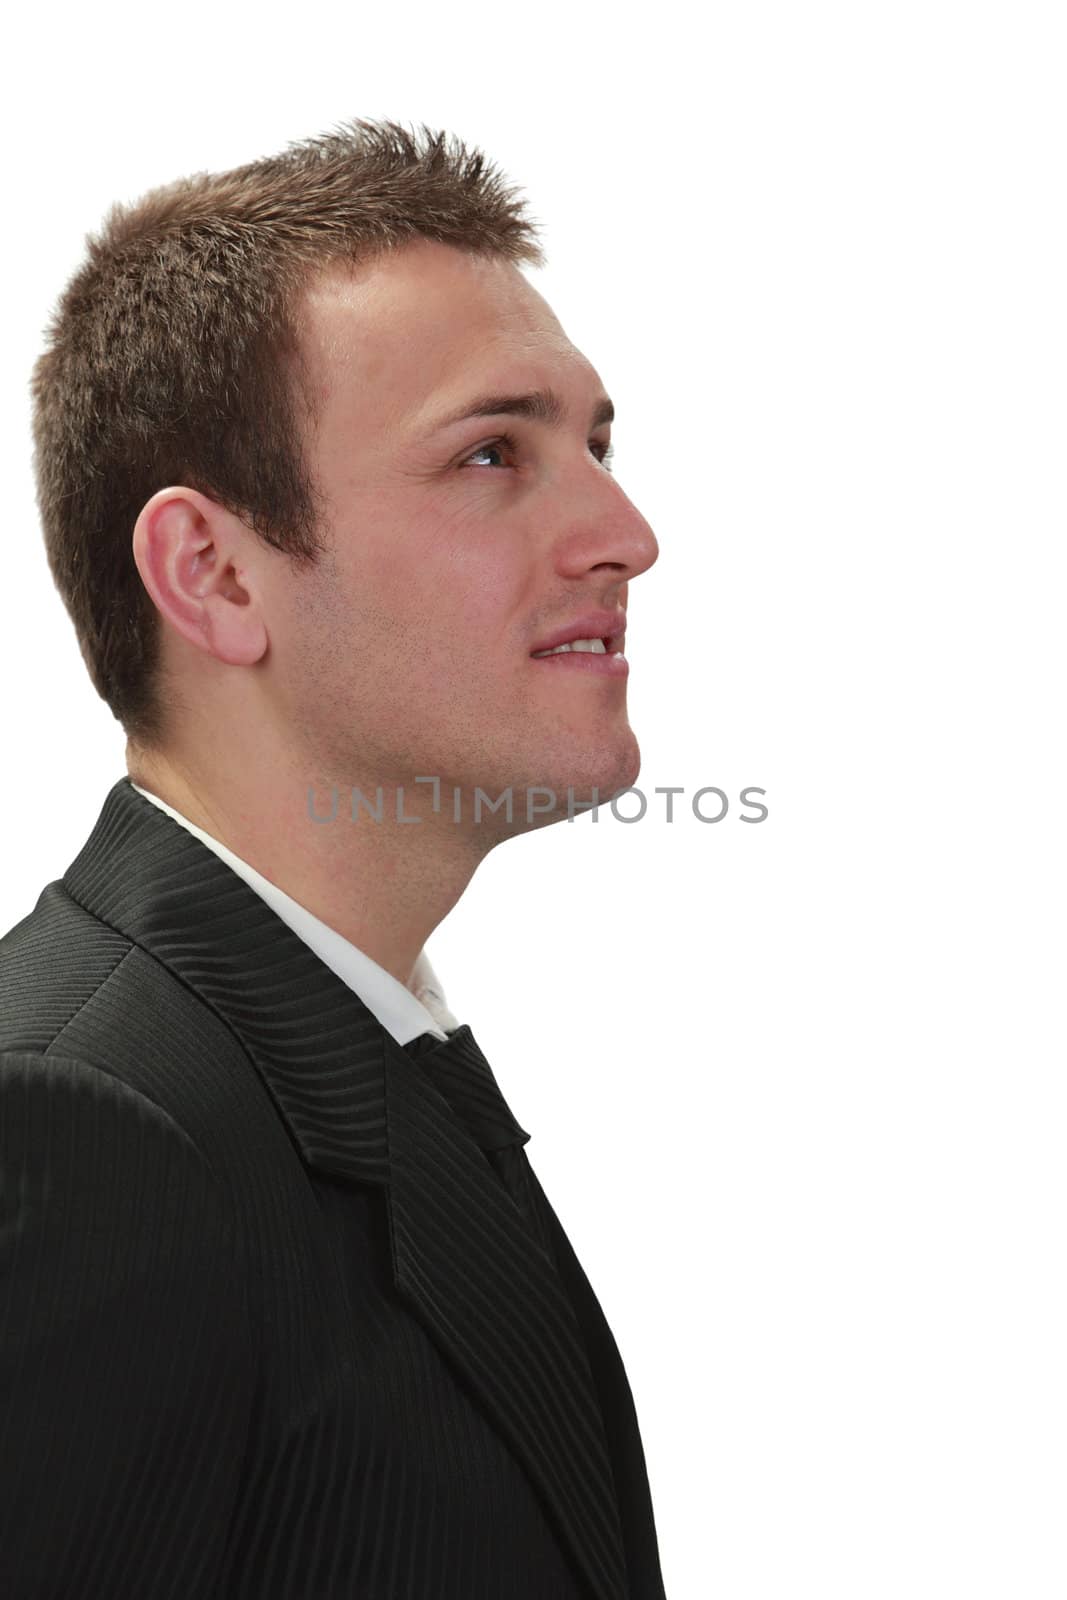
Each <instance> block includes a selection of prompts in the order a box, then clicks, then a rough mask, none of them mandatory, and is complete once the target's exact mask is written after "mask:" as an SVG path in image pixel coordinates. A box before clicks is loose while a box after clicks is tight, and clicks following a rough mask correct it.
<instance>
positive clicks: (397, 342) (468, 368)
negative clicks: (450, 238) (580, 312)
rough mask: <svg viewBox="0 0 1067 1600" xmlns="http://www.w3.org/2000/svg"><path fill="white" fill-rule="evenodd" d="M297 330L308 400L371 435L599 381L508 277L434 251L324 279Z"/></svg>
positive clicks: (521, 285)
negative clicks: (359, 423)
mask: <svg viewBox="0 0 1067 1600" xmlns="http://www.w3.org/2000/svg"><path fill="white" fill-rule="evenodd" d="M298 323H299V328H300V340H301V349H302V353H303V356H304V359H305V362H306V370H307V378H308V381H309V383H310V385H311V387H312V392H313V394H314V396H315V398H316V401H317V402H318V403H319V404H320V405H325V406H327V407H328V408H329V409H330V410H331V411H332V412H334V413H336V412H337V411H338V409H340V408H343V409H344V410H345V411H346V412H353V411H358V412H360V413H361V414H363V415H364V416H365V417H366V418H368V419H370V420H371V421H372V422H374V423H376V424H378V425H380V426H381V425H389V424H393V425H395V424H398V423H403V424H405V425H406V426H412V427H415V428H418V426H419V425H420V424H424V423H428V422H429V421H430V420H431V419H433V418H435V417H437V416H440V415H442V414H444V413H446V412H447V411H448V410H449V409H450V406H451V405H452V404H453V403H454V404H461V403H462V402H463V401H464V400H465V399H467V398H468V397H469V396H470V395H472V394H474V393H475V392H478V391H484V390H492V389H506V388H512V387H515V386H521V387H523V388H527V387H528V388H536V387H545V388H551V387H557V388H558V387H560V385H564V386H565V385H566V384H567V382H568V381H569V380H570V381H574V382H580V383H582V384H583V386H584V388H585V389H588V388H589V387H590V386H591V385H596V382H597V380H596V374H595V372H594V371H593V368H592V367H591V366H590V364H589V363H588V361H586V359H585V357H584V356H583V355H582V354H581V352H580V351H578V350H577V349H576V348H575V347H574V345H572V344H571V342H570V340H569V339H568V338H567V335H566V334H565V333H564V331H563V328H562V327H561V326H560V323H559V321H558V320H557V318H556V316H555V314H554V313H553V311H552V309H551V307H550V306H549V305H548V304H547V302H546V301H545V300H544V299H543V297H542V296H541V295H540V294H538V292H537V290H536V289H534V288H533V286H532V285H531V284H530V283H529V282H528V281H527V279H526V278H525V277H524V276H523V274H522V273H521V272H520V271H519V269H518V268H517V267H516V266H514V265H513V264H512V263H511V262H508V261H500V260H496V259H493V258H488V257H478V256H471V255H468V254H467V253H466V252H464V251H459V250H455V249H453V248H451V247H450V246H448V245H443V244H438V243H437V242H436V241H433V240H421V239H420V240H418V241H416V242H415V243H413V244H409V245H405V246H404V247H403V248H402V249H400V250H398V251H396V252H393V253H390V254H388V255H386V256H384V257H383V258H381V259H380V260H377V261H374V262H369V263H362V264H360V265H359V266H357V267H354V268H353V267H349V266H347V265H345V266H338V267H331V268H329V269H328V270H327V271H326V272H324V273H322V274H320V275H319V276H318V277H317V278H316V279H314V280H313V282H312V283H311V284H310V285H309V286H308V288H307V289H306V290H305V291H304V294H303V296H302V297H301V302H300V306H299V308H298Z"/></svg>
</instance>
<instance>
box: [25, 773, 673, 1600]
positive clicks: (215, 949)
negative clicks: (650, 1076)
mask: <svg viewBox="0 0 1067 1600" xmlns="http://www.w3.org/2000/svg"><path fill="white" fill-rule="evenodd" d="M0 1113H2V1121H0V1178H2V1184H0V1283H2V1298H0V1384H2V1387H0V1474H2V1482H0V1593H2V1594H3V1595H4V1596H5V1597H10V1600H16V1597H18V1600H23V1597H26V1600H28V1597H43V1596H65V1597H66V1596H69V1597H71V1600H92V1597H96V1596H99V1597H101V1600H103V1597H107V1600H126V1597H129V1600H134V1597H136V1600H163V1597H167V1600H193V1597H201V1596H205V1597H207V1596H232V1597H236V1596H241V1597H247V1600H282V1597H286V1600H341V1597H345V1600H505V1597H515V1600H655V1597H662V1595H663V1584H662V1579H661V1576H660V1567H659V1559H658V1554H657V1546H656V1533H655V1527H654V1522H653V1514H652V1506H651V1501H650V1497H649V1489H648V1481H647V1477H646V1473H645V1463H644V1456H643V1452H642V1448H641V1441H640V1435H639V1432H638V1426H637V1420H636V1417H635V1414H634V1407H633V1401H632V1398H631V1394H630V1389H629V1385H628V1383H627V1380H626V1375H625V1372H624V1369H623V1365H622V1362H621V1360H620V1357H619V1353H618V1350H617V1348H616V1345H615V1341H614V1339H613V1338H612V1335H611V1332H610V1330H609V1328H608V1326H607V1323H606V1322H605V1320H604V1316H603V1313H602V1312H601V1309H600V1306H599V1304H598V1303H597V1300H596V1298H595V1296H594V1294H593V1291H592V1289H591V1288H590V1287H589V1284H588V1282H587V1280H586V1277H585V1274H584V1273H583V1271H582V1268H581V1266H580V1265H579V1263H578V1261H577V1259H576V1258H575V1255H574V1252H573V1250H572V1249H571V1247H570V1245H569V1243H568V1241H567V1238H566V1235H565V1234H564V1232H563V1229H562V1227H561V1226H560V1224H559V1221H558V1219H557V1218H556V1216H555V1213H554V1212H553V1211H552V1209H551V1206H550V1205H549V1203H548V1200H547V1199H546V1198H545V1196H544V1191H543V1190H542V1189H541V1188H540V1185H539V1184H537V1181H536V1178H533V1180H532V1181H533V1185H534V1189H535V1192H536V1195H537V1204H538V1207H539V1209H540V1213H541V1217H542V1219H543V1220H546V1222H547V1227H548V1230H549V1234H548V1236H549V1238H550V1240H551V1242H552V1245H553V1249H552V1252H551V1254H550V1253H549V1252H547V1251H546V1250H545V1249H544V1246H543V1243H541V1242H539V1241H538V1240H537V1239H535V1237H534V1234H533V1231H532V1230H531V1229H530V1227H529V1226H527V1225H526V1224H525V1223H524V1220H523V1218H522V1216H521V1215H520V1211H519V1208H518V1206H517V1205H516V1204H515V1202H514V1201H513V1199H512V1197H511V1194H510V1193H509V1192H508V1191H507V1190H506V1189H505V1188H504V1187H503V1185H502V1183H501V1182H500V1180H499V1178H498V1176H497V1174H496V1173H495V1172H494V1171H493V1169H492V1166H491V1164H490V1162H489V1160H488V1159H487V1156H486V1153H485V1151H484V1150H483V1149H482V1148H481V1147H480V1146H479V1144H478V1142H477V1140H476V1137H475V1136H474V1135H473V1134H472V1133H471V1131H470V1130H469V1128H468V1127H467V1126H466V1125H465V1124H464V1121H463V1120H462V1119H461V1117H460V1116H459V1115H458V1114H457V1113H456V1112H454V1111H453V1110H452V1109H451V1107H450V1105H449V1103H448V1102H447V1101H446V1100H445V1099H444V1098H443V1097H442V1095H441V1094H440V1093H439V1092H438V1090H437V1089H436V1088H435V1086H434V1084H433V1081H432V1077H431V1076H430V1075H429V1074H428V1073H427V1072H426V1071H424V1070H423V1069H421V1068H420V1066H419V1064H418V1062H417V1060H416V1059H415V1058H414V1057H413V1056H412V1055H411V1054H409V1053H408V1052H407V1051H405V1050H404V1049H402V1048H401V1047H399V1046H398V1045H397V1044H396V1043H395V1041H394V1040H393V1039H392V1037H391V1035H389V1033H388V1032H387V1031H386V1030H385V1029H384V1028H383V1027H382V1026H381V1024H380V1023H379V1022H378V1021H377V1020H376V1018H375V1017H374V1016H373V1015H372V1013H371V1012H370V1011H369V1010H368V1009H367V1007H366V1006H365V1005H364V1004H363V1003H362V1002H361V1001H360V1000H359V999H358V997H357V996H356V995H355V994H354V993H353V992H352V991H351V990H350V989H349V988H348V987H347V985H346V984H344V983H342V982H341V980H340V979H339V978H338V977H336V975H335V974H334V973H333V972H332V971H331V970H330V969H329V968H328V967H326V966H325V965H324V964H323V963H322V962H321V961H320V960H319V959H318V957H317V956H315V955H314V953H313V952H312V951H311V950H310V949H309V948H308V947H307V946H306V945H305V944H304V943H303V941H302V940H301V939H299V938H298V937H297V936H296V934H294V933H293V932H292V930H291V929H290V928H288V927H287V926H286V924H285V923H283V922H282V921H281V920H280V918H278V917H277V916H276V915H275V914H274V912H273V911H271V910H270V908H269V907H268V906H267V905H266V904H265V903H264V901H263V900H261V899H260V897H259V896H258V895H257V894H255V893H254V891H253V890H252V889H250V888H249V887H248V885H247V884H245V883H244V882H243V881H242V879H240V878H239V877H238V876H237V875H236V874H235V873H234V872H232V871H231V870H230V868H229V867H228V866H227V865H226V864H225V863H224V862H223V861H222V860H220V858H219V857H218V856H216V855H215V854H214V852H213V851H211V850H208V849H207V848H206V847H205V846H204V845H203V844H202V843H201V842H200V841H199V840H198V839H196V838H194V837H193V836H192V835H191V834H190V833H189V832H188V831H187V830H186V829H184V828H182V827H181V826H180V825H179V824H178V823H176V822H174V821H173V819H172V818H170V817H168V816H167V815H166V814H165V813H164V812H162V811H160V810H159V808H158V807H157V806H154V805H152V804H151V802H150V801H148V800H146V799H145V798H144V797H143V796H142V795H139V794H138V793H137V791H136V790H135V789H134V788H133V787H132V785H131V784H130V782H129V780H128V779H126V778H122V779H120V781H119V782H118V783H116V784H115V786H114V788H113V789H112V790H111V792H110V793H109V794H108V796H107V799H106V801H105V804H104V808H103V811H102V812H101V815H100V819H99V821H98V822H97V824H96V827H95V828H94V830H93V832H92V834H91V836H90V838H89V840H88V842H87V843H86V844H85V846H84V848H83V849H82V850H81V852H80V853H79V855H78V856H77V858H76V860H75V861H74V862H73V863H72V865H71V866H70V868H69V869H68V871H67V872H66V874H65V876H64V877H63V878H62V879H60V880H58V881H57V882H54V883H51V884H49V885H48V887H47V888H46V889H44V890H43V892H42V894H41V896H40V898H39V900H38V902H37V905H36V907H35V908H34V910H33V911H32V912H31V913H30V914H29V915H28V916H27V917H26V918H24V920H23V921H22V922H20V923H19V924H18V925H17V926H16V927H15V928H13V929H12V930H11V931H10V932H9V933H8V934H7V935H6V936H5V937H4V938H3V939H2V940H0ZM522 1160H523V1161H525V1160H526V1155H525V1152H524V1151H523V1152H522ZM529 1171H530V1172H531V1174H532V1169H529ZM591 1177H592V1174H591Z"/></svg>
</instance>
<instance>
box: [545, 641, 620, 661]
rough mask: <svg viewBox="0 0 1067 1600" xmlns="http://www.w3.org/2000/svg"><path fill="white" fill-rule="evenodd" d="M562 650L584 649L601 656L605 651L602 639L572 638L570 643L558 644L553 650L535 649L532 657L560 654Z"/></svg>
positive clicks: (590, 653)
mask: <svg viewBox="0 0 1067 1600" xmlns="http://www.w3.org/2000/svg"><path fill="white" fill-rule="evenodd" d="M564 650H585V651H586V652H587V653H588V654H589V655H593V656H602V655H604V654H605V653H606V652H605V650H604V641H603V639H572V640H571V642H570V644H558V645H557V646H556V648H555V649H554V650H535V651H534V659H535V660H536V659H537V658H538V657H539V656H558V655H562V654H563V652H564Z"/></svg>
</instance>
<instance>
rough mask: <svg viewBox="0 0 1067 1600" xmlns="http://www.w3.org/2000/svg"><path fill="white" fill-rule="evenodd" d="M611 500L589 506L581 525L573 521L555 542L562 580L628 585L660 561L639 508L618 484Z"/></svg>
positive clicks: (652, 538)
mask: <svg viewBox="0 0 1067 1600" xmlns="http://www.w3.org/2000/svg"><path fill="white" fill-rule="evenodd" d="M609 492H610V499H608V500H607V501H606V502H605V500H604V499H603V498H601V499H600V501H599V503H598V504H597V505H596V507H595V508H594V507H593V506H590V507H589V508H588V511H587V513H586V516H585V517H583V518H582V520H581V521H580V522H576V521H575V520H573V519H571V520H570V521H569V522H568V525H567V528H566V530H565V531H564V532H562V533H561V534H560V536H559V538H558V540H557V542H556V548H555V562H556V571H557V572H558V573H559V575H560V577H563V578H584V577H587V576H588V575H589V574H590V573H596V574H597V575H598V576H601V577H604V578H608V577H610V578H612V579H613V580H614V581H615V582H616V583H628V582H629V580H630V579H631V578H637V577H639V576H640V575H641V573H642V572H647V571H648V569H649V567H650V566H652V564H653V562H654V561H656V560H658V558H659V544H658V542H657V540H656V535H655V534H654V533H653V532H652V529H651V528H650V527H649V525H648V523H647V522H646V521H645V519H644V517H643V516H642V515H641V513H640V511H638V509H637V507H636V506H635V505H634V504H633V502H632V501H631V500H629V499H628V498H627V496H626V495H625V494H624V493H623V491H622V489H621V488H620V487H619V486H618V484H612V485H611V486H610V491H609Z"/></svg>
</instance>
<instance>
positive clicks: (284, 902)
mask: <svg viewBox="0 0 1067 1600" xmlns="http://www.w3.org/2000/svg"><path fill="white" fill-rule="evenodd" d="M130 782H131V784H132V786H133V788H135V789H136V790H137V793H138V794H143V795H144V797H145V799H146V800H151V801H152V803H153V805H157V806H158V807H159V808H160V810H161V811H165V812H166V813H167V815H168V817H173V819H174V821H175V822H177V823H180V824H181V826H182V827H183V828H186V829H188V831H189V832H190V833H191V834H193V835H194V837H195V838H197V839H199V840H200V842H201V844H205V845H206V846H207V847H208V849H209V850H214V852H215V854H216V855H217V856H219V857H220V858H221V859H222V860H223V861H225V863H226V865H227V866H228V867H230V868H231V869H232V870H233V871H234V872H236V873H237V875H238V877H239V878H243V879H244V881H245V883H247V884H248V887H249V888H250V889H254V890H255V892H256V893H257V894H258V895H259V896H260V897H261V898H262V899H263V900H265V901H266V903H267V905H269V906H270V908H271V910H272V911H273V912H274V913H275V915H276V916H278V917H280V918H281V920H282V921H283V922H284V923H286V925H287V926H288V927H290V928H291V929H292V930H293V932H294V933H295V934H296V935H297V936H298V938H301V939H303V941H304V943H305V944H306V945H308V946H309V947H310V948H311V949H312V950H313V951H314V952H315V954H316V955H317V956H318V958H319V960H320V961H322V962H324V963H325V964H326V966H328V967H329V968H330V970H331V971H332V972H334V973H336V974H337V976H338V977H339V978H340V979H341V981H342V983H346V984H347V985H348V987H349V988H350V989H351V990H353V991H354V993H355V994H357V995H358V996H359V998H360V999H361V1000H362V1001H363V1004H364V1005H365V1006H366V1007H367V1008H368V1009H369V1010H370V1011H372V1012H373V1014H374V1015H375V1016H376V1017H377V1019H378V1021H379V1022H380V1023H381V1025H382V1027H383V1028H385V1029H386V1031H387V1032H388V1033H390V1034H392V1036H393V1038H394V1039H395V1040H396V1042H397V1044H401V1045H403V1044H407V1043H408V1042H409V1041H410V1040H412V1039H416V1038H418V1036H419V1035H420V1034H422V1033H432V1034H434V1035H436V1037H437V1038H439V1039H444V1038H445V1037H446V1035H447V1033H448V1032H451V1031H452V1030H453V1029H454V1028H457V1027H458V1026H459V1024H458V1022H457V1020H456V1018H455V1017H454V1016H453V1015H452V1012H451V1011H449V1009H448V1006H447V1004H446V1003H445V997H444V991H443V990H442V988H441V983H440V980H439V978H438V977H437V974H436V973H435V972H434V970H433V967H432V966H431V965H430V958H429V956H428V955H427V954H426V951H425V949H423V950H421V951H420V952H419V956H418V959H417V961H416V962H415V966H414V968H413V969H412V973H411V977H410V978H409V979H408V983H407V986H406V987H405V985H404V984H402V983H400V982H399V981H398V979H396V978H394V977H393V974H392V973H391V972H386V970H385V968H384V967H382V966H380V965H379V964H378V962H377V961H373V960H372V959H371V957H370V956H368V955H364V953H363V951H362V950H360V949H358V948H357V946H356V945H354V944H352V942H351V941H350V940H348V939H346V938H344V936H343V935H342V934H340V933H338V932H337V930H336V929H335V928H331V927H329V926H328V925H327V924H326V923H325V922H323V921H322V920H321V919H320V918H319V917H316V916H313V915H312V913H311V912H310V911H309V910H308V909H307V907H306V906H302V905H300V903H299V902H298V901H296V900H294V899H293V898H292V896H291V895H288V894H286V893H285V891H284V890H283V889H279V888H278V886H277V884H274V883H271V882H270V880H269V879H268V878H265V877H264V876H263V874H262V873H261V872H257V871H256V869H255V867H252V866H250V865H249V864H248V862H247V861H242V859H241V857H240V856H237V855H234V853H233V851H232V850H229V849H227V847H226V846H225V845H224V844H221V843H220V842H219V840H218V839H214V838H212V836H211V834H209V833H205V832H204V830H203V828H198V827H197V826H196V824H195V823H193V822H190V821H189V818H188V817H183V816H182V814H181V812H180V811H176V810H175V809H174V807H173V806H171V805H168V804H167V802H166V801H165V800H161V799H160V798H159V796H158V795H156V794H152V793H150V791H149V790H147V789H142V788H141V786H140V784H138V783H133V780H132V779H131V780H130Z"/></svg>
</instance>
